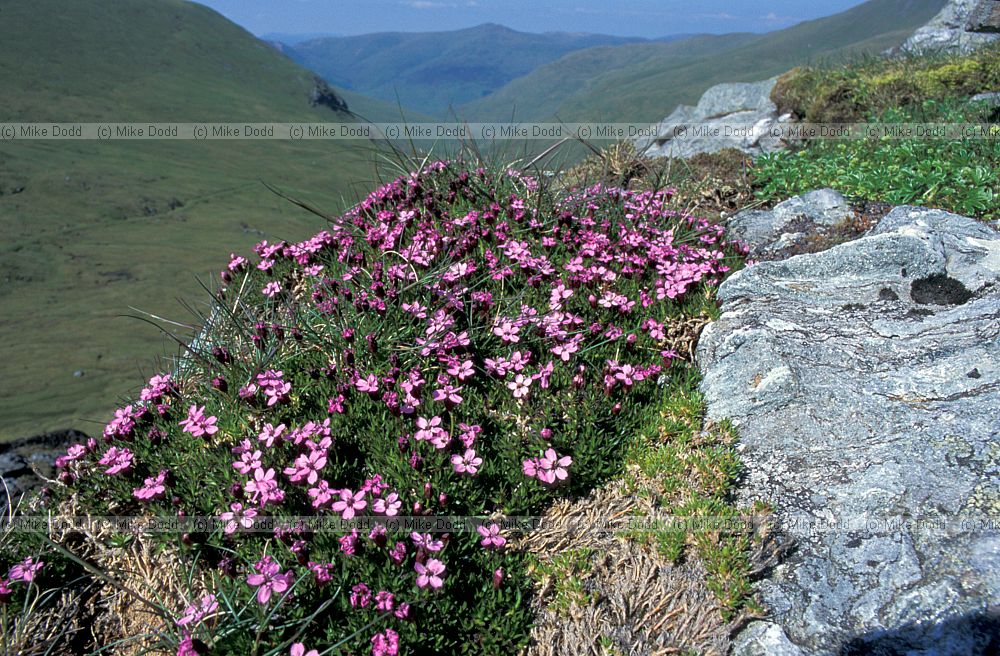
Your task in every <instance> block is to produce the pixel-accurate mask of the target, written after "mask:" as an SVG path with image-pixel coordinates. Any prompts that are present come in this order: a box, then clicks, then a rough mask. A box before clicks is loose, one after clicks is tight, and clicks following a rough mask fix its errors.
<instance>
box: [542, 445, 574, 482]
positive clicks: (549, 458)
mask: <svg viewBox="0 0 1000 656" xmlns="http://www.w3.org/2000/svg"><path fill="white" fill-rule="evenodd" d="M571 464H573V459H572V458H571V457H569V456H559V454H557V453H556V451H555V449H548V450H546V451H545V455H544V456H543V457H541V458H539V459H538V466H539V472H538V480H540V481H542V482H543V483H548V484H549V485H551V484H553V483H555V482H556V481H563V480H566V477H567V476H569V472H568V471H567V470H566V468H567V467H569V466H570V465H571Z"/></svg>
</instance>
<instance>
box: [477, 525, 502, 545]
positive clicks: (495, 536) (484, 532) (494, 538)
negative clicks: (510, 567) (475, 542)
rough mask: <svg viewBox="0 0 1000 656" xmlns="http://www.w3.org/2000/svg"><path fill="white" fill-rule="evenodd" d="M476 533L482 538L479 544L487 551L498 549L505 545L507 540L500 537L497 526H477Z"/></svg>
mask: <svg viewBox="0 0 1000 656" xmlns="http://www.w3.org/2000/svg"><path fill="white" fill-rule="evenodd" d="M476 532H477V533H479V535H481V536H482V537H483V539H482V540H480V542H479V544H481V545H483V546H484V547H486V548H487V549H499V548H500V547H502V546H503V545H505V544H507V538H505V537H504V536H502V535H500V527H499V526H498V525H497V524H495V523H494V524H490V525H489V526H483V525H480V526H477V527H476Z"/></svg>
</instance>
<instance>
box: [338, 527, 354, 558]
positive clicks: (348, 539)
mask: <svg viewBox="0 0 1000 656" xmlns="http://www.w3.org/2000/svg"><path fill="white" fill-rule="evenodd" d="M337 541H338V542H340V550H341V551H342V552H343V553H345V554H347V555H348V556H353V555H354V552H355V551H357V548H358V530H357V529H355V528H352V529H351V532H350V533H348V534H347V535H344V536H342V537H340V538H337Z"/></svg>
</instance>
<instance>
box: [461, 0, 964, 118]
mask: <svg viewBox="0 0 1000 656" xmlns="http://www.w3.org/2000/svg"><path fill="white" fill-rule="evenodd" d="M942 6H944V0H871V1H870V2H866V3H865V4H863V5H859V6H857V7H854V8H852V9H849V10H848V11H845V12H842V13H840V14H837V15H834V16H829V17H826V18H821V19H818V20H813V21H807V22H804V23H800V24H798V25H795V26H793V27H790V28H787V29H784V30H779V31H776V32H770V33H768V34H763V35H746V34H736V35H722V36H717V37H699V38H697V39H689V40H685V41H681V42H676V43H668V44H658V43H653V44H632V45H623V46H619V47H616V48H596V49H591V50H583V51H580V52H574V53H571V54H568V55H566V56H565V57H562V58H561V59H559V60H557V61H555V62H552V63H550V64H547V65H545V66H542V67H540V68H538V69H537V70H535V71H534V72H532V73H530V74H528V75H525V76H524V77H521V78H518V79H516V80H514V81H512V82H510V83H509V84H507V85H505V86H504V87H503V88H502V89H500V90H498V91H497V92H495V93H493V94H491V95H489V96H487V97H485V98H482V99H480V100H477V101H473V102H470V103H468V104H466V105H464V106H462V107H461V108H459V115H461V116H462V117H464V118H466V119H468V120H502V119H505V118H510V116H511V115H512V112H515V110H516V113H515V116H516V117H517V118H518V119H519V120H546V119H550V118H552V117H558V118H560V119H562V120H565V121H576V120H610V121H623V122H646V121H656V120H659V119H662V118H663V117H664V116H666V115H667V114H669V113H670V112H671V111H672V110H673V109H674V107H676V106H677V105H678V104H680V103H688V104H691V103H695V102H697V100H698V98H699V97H700V96H701V94H702V93H703V92H704V91H705V90H706V89H707V88H708V87H710V86H712V85H714V84H719V83H721V82H748V81H753V80H761V79H765V78H767V77H770V76H772V75H777V74H779V73H783V72H785V71H787V70H788V69H790V68H792V67H794V66H798V65H802V64H808V63H814V62H817V61H821V60H826V59H833V58H839V57H845V56H849V55H857V54H861V53H877V52H880V51H882V50H885V49H886V48H888V47H890V46H893V45H896V44H898V43H900V42H902V41H903V40H905V39H906V37H908V36H909V35H910V34H912V33H913V31H914V30H915V29H916V28H918V27H920V26H921V25H923V24H924V23H926V22H927V21H928V20H929V19H930V18H931V17H932V16H934V14H936V13H937V12H938V11H939V10H940V9H941V7H942Z"/></svg>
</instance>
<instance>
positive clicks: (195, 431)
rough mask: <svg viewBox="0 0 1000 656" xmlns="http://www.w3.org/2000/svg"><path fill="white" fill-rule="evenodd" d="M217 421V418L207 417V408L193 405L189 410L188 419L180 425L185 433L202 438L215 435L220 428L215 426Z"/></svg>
mask: <svg viewBox="0 0 1000 656" xmlns="http://www.w3.org/2000/svg"><path fill="white" fill-rule="evenodd" d="M216 421H217V418H216V417H206V416H205V406H201V407H198V406H197V405H192V406H191V407H190V408H188V416H187V419H185V420H183V421H182V422H181V423H180V425H181V428H183V429H184V432H185V433H191V434H192V435H194V436H195V437H201V436H202V435H215V433H216V432H217V431H218V430H219V427H218V426H216V425H215V422H216Z"/></svg>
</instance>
